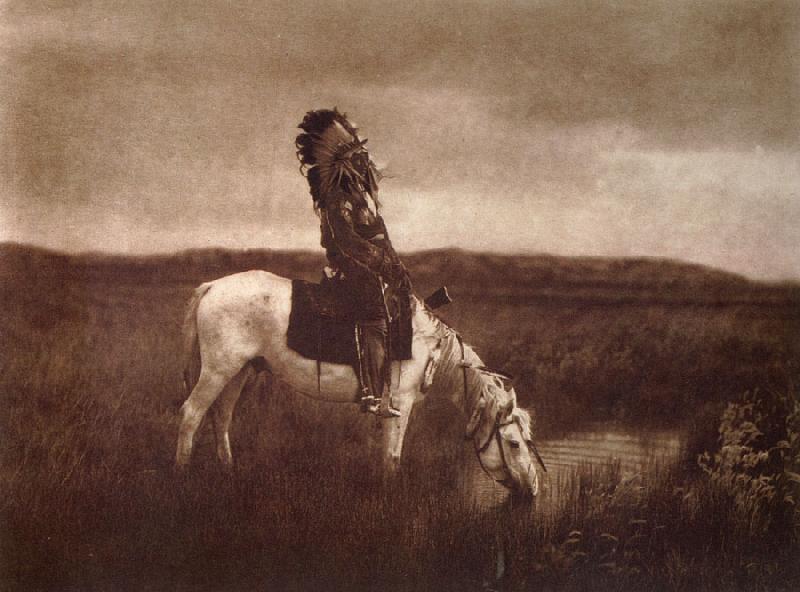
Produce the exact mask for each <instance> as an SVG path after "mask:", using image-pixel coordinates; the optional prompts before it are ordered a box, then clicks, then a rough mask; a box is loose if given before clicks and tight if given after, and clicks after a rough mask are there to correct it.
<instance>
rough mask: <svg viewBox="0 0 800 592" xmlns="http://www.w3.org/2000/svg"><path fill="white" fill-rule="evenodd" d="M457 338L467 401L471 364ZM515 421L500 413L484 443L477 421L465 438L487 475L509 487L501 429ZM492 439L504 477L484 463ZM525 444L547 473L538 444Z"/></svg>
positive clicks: (492, 372) (461, 341)
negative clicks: (496, 475) (480, 436)
mask: <svg viewBox="0 0 800 592" xmlns="http://www.w3.org/2000/svg"><path fill="white" fill-rule="evenodd" d="M456 338H457V339H458V344H459V347H460V348H461V360H462V364H461V368H462V372H463V378H464V400H465V401H466V400H467V368H468V367H471V366H470V365H469V364H467V363H466V360H465V354H466V352H465V349H464V339H463V338H462V337H461V335H459V334H458V333H456ZM476 369H477V370H480V371H485V372H487V373H489V374H492V375H494V376H498V377H503V376H505V375H504V374H503V373H500V372H494V371H492V370H489V369H488V368H485V367H480V368H476ZM483 396H484V395H483V394H481V396H480V397H479V398H478V401H477V402H476V405H478V404H479V401H480V398H481V397H483ZM514 423H518V422H517V420H516V419H515V418H514V417H509V418H508V419H506V420H505V421H501V419H500V415H497V416H496V417H495V419H494V425H493V426H492V431H491V432H490V433H489V435H488V436H487V438H486V441H484V442H483V443H482V444H481V443H480V442H479V441H478V439H477V434H478V429H479V427H480V423H476V424H475V426H474V427H473V428H472V430H471V431H470V432H468V433H467V434H465V438H466V439H468V440H469V439H471V440H472V442H473V446H474V449H475V456H476V457H477V459H478V464H479V465H480V466H481V469H483V472H484V473H486V475H487V476H488V477H489V478H491V479H492V480H493V481H494V482H495V483H497V484H499V485H502V486H503V487H505V488H507V489H510V488H511V481H512V476H511V469H510V468H509V466H508V461H507V460H506V453H505V449H504V448H503V439H502V435H501V434H500V430H501V428H504V427H506V426H509V425H512V424H514ZM520 431H522V426H520ZM492 440H494V441H495V442H497V448H498V449H499V451H500V460H501V461H502V467H503V472H504V473H505V476H504V477H503V478H502V479H498V478H497V477H495V476H494V475H492V473H491V472H490V471H489V469H487V468H486V465H484V464H483V458H482V457H481V455H482V454H484V453H485V452H486V450H487V449H488V448H489V446H491V444H492ZM525 445H526V446H527V447H528V451H529V452H530V453H531V454H533V456H534V457H535V458H536V460H537V461H538V463H539V464H540V465H541V467H542V469H543V470H544V472H545V473H546V472H547V467H546V466H545V464H544V461H543V460H542V457H541V456H540V455H539V451H538V450H537V449H536V446H535V445H534V443H533V441H532V440H530V439H525Z"/></svg>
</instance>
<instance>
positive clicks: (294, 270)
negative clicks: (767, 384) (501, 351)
mask: <svg viewBox="0 0 800 592" xmlns="http://www.w3.org/2000/svg"><path fill="white" fill-rule="evenodd" d="M403 260H404V261H405V262H406V264H407V266H408V267H409V269H410V271H411V274H412V278H413V280H414V282H415V285H416V286H417V288H421V289H420V291H421V292H423V293H424V292H426V291H428V290H431V289H433V288H435V287H438V286H439V285H443V284H446V285H448V286H450V287H452V289H453V290H455V292H456V293H457V294H458V295H459V296H460V297H489V298H506V299H512V300H517V301H521V302H524V301H529V300H538V301H541V300H545V301H546V300H565V299H566V300H568V301H569V300H572V301H575V302H576V303H580V302H593V303H601V304H602V303H620V304H621V303H625V302H631V303H632V302H637V301H642V300H647V301H651V302H652V301H654V300H660V301H665V302H674V303H677V304H680V303H692V302H696V303H706V304H715V303H727V304H730V303H734V302H740V303H741V302H744V303H754V302H756V301H758V302H762V303H772V304H781V305H784V306H785V305H791V306H794V305H797V304H798V303H800V283H798V282H763V281H756V280H750V279H747V278H745V277H743V276H741V275H738V274H734V273H730V272H727V271H723V270H719V269H714V268H711V267H707V266H704V265H699V264H695V263H686V262H682V261H676V260H671V259H661V258H649V257H637V258H607V257H563V256H555V255H547V254H542V255H498V254H490V253H478V252H472V251H465V250H461V249H435V250H427V251H418V252H414V253H406V254H404V255H403ZM324 264H325V259H324V255H323V253H322V252H311V251H285V250H272V249H247V250H231V249H221V248H204V249H188V250H185V251H181V252H178V253H175V254H159V255H147V256H142V255H112V254H106V253H85V254H77V255H75V254H66V253H60V252H58V251H53V250H50V249H45V248H40V247H34V246H29V245H24V244H19V243H8V242H6V243H0V277H6V278H8V277H9V276H18V275H28V274H31V273H33V274H39V275H41V274H53V275H57V276H69V277H75V276H78V277H83V278H86V279H87V280H90V279H91V280H100V279H107V280H108V279H114V280H115V281H137V282H141V281H159V282H164V281H177V282H197V281H198V280H203V281H205V280H208V279H214V278H217V277H220V276H222V275H226V274H228V273H234V272H236V271H244V270H248V269H266V270H269V271H272V272H274V273H278V274H280V275H285V276H289V277H299V278H304V279H310V280H316V279H318V278H319V276H320V273H321V269H322V267H323V266H324Z"/></svg>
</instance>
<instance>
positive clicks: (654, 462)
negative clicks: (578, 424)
mask: <svg viewBox="0 0 800 592" xmlns="http://www.w3.org/2000/svg"><path fill="white" fill-rule="evenodd" d="M681 445H682V438H681V434H680V432H678V431H675V430H669V431H667V430H662V431H652V430H650V431H635V430H632V429H630V428H627V429H626V428H623V427H620V426H616V425H612V424H593V425H591V426H588V427H586V428H583V429H580V430H576V431H574V432H570V433H568V434H566V435H564V436H563V437H559V438H553V439H549V440H541V441H539V442H537V447H538V449H539V452H540V454H541V456H542V459H543V460H544V462H545V464H546V465H547V470H548V472H547V473H546V474H545V475H543V480H542V482H541V483H542V485H543V487H542V491H541V495H540V500H541V501H545V502H546V501H549V502H552V501H554V500H555V498H556V497H557V493H558V492H559V491H562V490H563V487H562V486H563V485H564V484H566V483H568V482H569V480H570V477H571V476H572V475H574V474H575V471H576V470H577V469H578V468H579V467H580V468H581V470H582V471H584V472H586V471H589V472H597V474H601V473H602V472H604V471H608V470H609V468H613V469H614V471H617V470H618V471H619V476H620V477H621V478H622V479H632V478H634V477H636V475H638V474H640V473H642V471H644V470H646V469H647V468H648V467H654V466H660V467H668V466H670V465H672V464H674V463H676V462H678V460H679V458H680V454H681ZM465 478H466V480H467V481H468V482H469V483H468V486H467V487H466V490H467V491H469V492H471V496H472V501H473V502H474V503H476V504H478V505H480V506H482V507H484V508H487V507H496V506H498V505H499V504H501V503H502V502H503V501H505V500H506V499H507V491H506V490H505V489H504V488H503V487H501V486H499V485H497V484H495V483H494V482H492V481H491V480H490V479H488V478H487V477H486V475H485V474H484V473H483V472H482V471H481V470H480V468H479V467H478V466H477V463H474V465H473V466H472V468H471V470H469V471H468V472H467V474H466V475H465Z"/></svg>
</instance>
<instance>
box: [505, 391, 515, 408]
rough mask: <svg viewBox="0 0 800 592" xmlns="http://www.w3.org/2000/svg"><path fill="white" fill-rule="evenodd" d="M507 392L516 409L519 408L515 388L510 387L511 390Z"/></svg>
mask: <svg viewBox="0 0 800 592" xmlns="http://www.w3.org/2000/svg"><path fill="white" fill-rule="evenodd" d="M506 392H507V393H508V394H509V395H510V396H511V400H512V401H514V407H516V406H517V391H515V390H514V387H513V386H512V387H509V389H508V390H507V391H506Z"/></svg>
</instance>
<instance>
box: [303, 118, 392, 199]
mask: <svg viewBox="0 0 800 592" xmlns="http://www.w3.org/2000/svg"><path fill="white" fill-rule="evenodd" d="M297 127H299V128H300V129H302V130H303V133H301V134H299V135H298V136H297V138H296V139H295V145H296V146H297V158H298V160H300V169H301V171H303V172H304V173H305V175H306V177H307V179H308V184H309V187H310V188H311V197H312V199H313V200H314V207H315V208H318V207H320V206H324V199H325V195H326V194H328V193H330V192H332V191H335V190H338V189H341V190H344V191H347V192H350V191H366V192H368V193H370V194H371V195H372V196H373V197H376V195H377V192H378V178H379V174H378V171H377V169H376V167H375V163H373V162H372V160H370V157H369V153H368V152H367V149H366V147H365V144H366V142H367V141H366V140H362V139H361V138H359V137H358V130H357V129H356V128H355V126H354V125H352V124H351V123H350V122H349V121H348V120H347V116H346V115H345V114H344V113H340V112H339V111H338V110H337V109H336V108H335V107H334V108H333V109H332V110H331V109H319V110H317V111H309V112H308V113H306V115H305V117H304V118H303V121H302V122H300V125H298V126H297Z"/></svg>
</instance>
